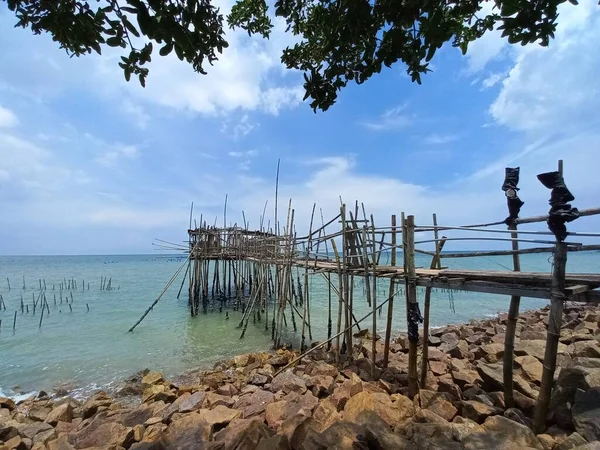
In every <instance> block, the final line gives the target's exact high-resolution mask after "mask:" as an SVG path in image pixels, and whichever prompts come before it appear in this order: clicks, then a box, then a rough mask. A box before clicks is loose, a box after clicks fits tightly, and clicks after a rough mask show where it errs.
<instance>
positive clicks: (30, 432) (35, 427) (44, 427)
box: [19, 422, 52, 439]
mask: <svg viewBox="0 0 600 450" xmlns="http://www.w3.org/2000/svg"><path fill="white" fill-rule="evenodd" d="M51 429H52V426H51V425H50V424H47V423H41V422H35V423H32V424H30V425H27V426H25V427H24V428H21V429H20V431H19V434H20V435H21V436H23V437H26V438H28V439H33V438H34V437H35V435H36V434H38V433H44V432H45V431H48V430H51Z"/></svg>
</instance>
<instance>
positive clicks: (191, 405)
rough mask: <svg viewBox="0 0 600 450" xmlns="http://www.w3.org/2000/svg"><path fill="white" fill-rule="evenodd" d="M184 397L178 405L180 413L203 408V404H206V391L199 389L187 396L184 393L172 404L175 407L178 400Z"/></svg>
mask: <svg viewBox="0 0 600 450" xmlns="http://www.w3.org/2000/svg"><path fill="white" fill-rule="evenodd" d="M182 398H183V400H181V401H180V403H179V404H178V405H177V409H176V411H178V412H180V413H188V412H192V411H195V410H197V409H200V408H202V406H203V405H204V401H205V400H206V392H204V391H198V392H194V393H193V394H191V395H190V394H187V395H185V396H183V395H182V396H181V397H179V398H178V399H177V400H176V401H175V402H173V404H172V406H173V408H175V405H176V404H177V402H178V401H179V400H180V399H182ZM173 412H175V411H173Z"/></svg>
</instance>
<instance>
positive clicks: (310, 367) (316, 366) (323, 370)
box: [305, 361, 338, 378]
mask: <svg viewBox="0 0 600 450" xmlns="http://www.w3.org/2000/svg"><path fill="white" fill-rule="evenodd" d="M305 372H306V374H307V375H310V376H316V375H326V376H330V377H333V378H335V377H337V376H338V370H337V369H336V367H335V366H332V365H331V364H327V363H326V362H324V361H311V362H310V363H309V364H307V366H306V371H305Z"/></svg>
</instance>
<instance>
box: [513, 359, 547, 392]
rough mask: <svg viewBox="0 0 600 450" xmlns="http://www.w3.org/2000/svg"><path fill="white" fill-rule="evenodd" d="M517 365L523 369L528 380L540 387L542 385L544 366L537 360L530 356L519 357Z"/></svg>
mask: <svg viewBox="0 0 600 450" xmlns="http://www.w3.org/2000/svg"><path fill="white" fill-rule="evenodd" d="M515 363H516V364H517V365H518V366H519V367H520V368H521V371H522V372H523V376H524V377H525V379H526V380H528V381H530V382H532V383H536V384H538V385H539V384H540V382H541V380H542V370H543V368H544V366H543V365H542V363H541V362H540V361H539V360H538V359H537V358H535V357H533V356H529V355H525V356H517V357H516V358H515Z"/></svg>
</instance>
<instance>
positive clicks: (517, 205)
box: [502, 167, 525, 225]
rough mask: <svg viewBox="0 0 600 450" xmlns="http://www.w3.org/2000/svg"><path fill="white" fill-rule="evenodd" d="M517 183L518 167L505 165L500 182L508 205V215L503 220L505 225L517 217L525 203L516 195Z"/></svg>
mask: <svg viewBox="0 0 600 450" xmlns="http://www.w3.org/2000/svg"><path fill="white" fill-rule="evenodd" d="M518 184H519V167H514V168H512V167H507V168H506V174H505V176H504V183H503V184H502V190H503V191H504V192H505V193H506V202H507V205H508V217H507V218H506V219H505V220H504V223H506V224H507V225H510V224H511V223H512V222H513V221H514V220H515V219H517V218H518V217H519V213H520V212H521V206H523V205H524V204H525V203H524V202H523V201H522V200H521V199H520V198H519V196H518V195H517V191H518V190H519V188H518V187H517V185H518Z"/></svg>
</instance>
